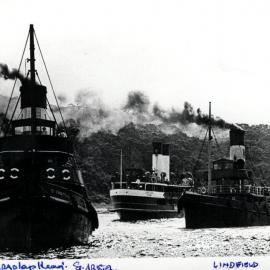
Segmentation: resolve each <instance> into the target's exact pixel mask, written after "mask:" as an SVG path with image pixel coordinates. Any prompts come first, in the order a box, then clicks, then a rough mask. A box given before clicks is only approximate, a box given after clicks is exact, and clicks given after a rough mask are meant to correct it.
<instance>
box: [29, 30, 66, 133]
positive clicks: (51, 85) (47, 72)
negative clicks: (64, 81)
mask: <svg viewBox="0 0 270 270" xmlns="http://www.w3.org/2000/svg"><path fill="white" fill-rule="evenodd" d="M34 36H35V39H36V42H37V45H38V49H39V52H40V55H41V59H42V62H43V64H44V67H45V70H46V73H47V76H48V79H49V82H50V86H51V88H52V91H53V95H54V98H55V101H56V104H57V107H58V110H59V113H60V116H61V119H62V122H63V126H64V129H65V132H66V134H67V128H66V124H65V121H64V118H63V115H62V112H61V110H60V106H59V103H58V100H57V97H56V94H55V91H54V87H53V85H52V81H51V78H50V75H49V72H48V69H47V66H46V63H45V60H44V57H43V54H42V51H41V48H40V46H39V42H38V39H37V35H36V32H35V31H34ZM47 102H48V99H47ZM50 109H51V106H50ZM51 112H52V110H51ZM54 118H55V117H54ZM57 126H58V125H57ZM67 135H68V134H67Z"/></svg>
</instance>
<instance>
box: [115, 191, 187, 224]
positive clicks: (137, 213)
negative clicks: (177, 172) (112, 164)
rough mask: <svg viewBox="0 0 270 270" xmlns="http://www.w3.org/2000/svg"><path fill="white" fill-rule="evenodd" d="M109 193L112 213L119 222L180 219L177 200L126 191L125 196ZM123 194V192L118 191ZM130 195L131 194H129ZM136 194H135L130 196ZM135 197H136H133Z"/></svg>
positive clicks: (142, 192) (141, 192)
mask: <svg viewBox="0 0 270 270" xmlns="http://www.w3.org/2000/svg"><path fill="white" fill-rule="evenodd" d="M112 193H113V192H112V191H111V201H112V209H111V211H112V212H117V213H118V215H119V218H120V219H121V220H143V219H156V218H173V217H181V216H182V213H178V211H177V199H167V198H164V196H163V197H162V195H163V194H162V195H161V194H160V195H159V196H157V197H154V196H151V195H149V194H148V196H147V193H146V192H144V191H132V190H127V191H126V194H122V195H120V194H117V190H114V193H113V194H112ZM119 193H123V190H119ZM124 193H125V191H124ZM130 193H131V194H130ZM132 193H136V194H132ZM135 195H136V196H135Z"/></svg>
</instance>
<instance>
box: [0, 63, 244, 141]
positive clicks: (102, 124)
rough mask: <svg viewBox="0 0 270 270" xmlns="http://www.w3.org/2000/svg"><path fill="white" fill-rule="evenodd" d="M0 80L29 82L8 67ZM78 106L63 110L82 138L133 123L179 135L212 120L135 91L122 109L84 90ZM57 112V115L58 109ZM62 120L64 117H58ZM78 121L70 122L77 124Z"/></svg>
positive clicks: (2, 67) (218, 123) (217, 121)
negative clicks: (106, 103)
mask: <svg viewBox="0 0 270 270" xmlns="http://www.w3.org/2000/svg"><path fill="white" fill-rule="evenodd" d="M0 77H2V78H4V79H5V80H7V79H12V80H14V79H16V78H18V79H19V80H20V81H21V83H22V84H24V83H25V82H28V81H29V80H28V79H27V78H25V77H24V76H23V75H22V74H21V73H19V71H18V70H16V69H12V70H10V69H9V68H8V66H7V65H6V64H1V63H0ZM58 99H59V101H60V103H62V104H63V103H66V102H67V98H66V96H65V95H59V96H58ZM74 101H75V105H73V104H70V105H68V106H65V107H64V106H62V108H61V110H62V112H63V115H64V119H65V120H74V121H76V123H78V125H79V127H80V135H81V136H88V135H90V134H91V133H93V132H96V131H98V130H108V131H111V132H114V133H116V132H118V130H119V129H120V128H122V127H124V126H125V125H127V124H129V123H131V122H132V123H134V124H137V125H146V124H155V125H158V126H160V127H161V128H162V129H163V130H164V131H165V132H166V133H168V132H169V130H172V132H175V130H177V129H183V127H187V126H190V124H195V125H202V126H206V125H208V124H209V117H208V115H207V114H204V113H202V111H201V109H200V108H198V109H197V110H194V109H193V106H192V105H191V104H190V103H188V102H185V103H184V107H183V109H182V110H181V109H175V108H171V109H169V110H168V109H167V110H166V109H163V108H161V107H160V106H159V105H158V104H154V105H152V103H151V102H150V99H149V97H148V96H147V95H146V94H145V93H143V92H142V91H131V92H129V93H128V96H127V101H126V103H125V104H124V105H123V106H121V107H119V108H110V107H109V106H106V105H105V104H104V103H103V101H102V99H101V97H100V96H99V95H98V94H97V93H96V92H94V91H89V90H86V89H84V90H80V91H79V92H78V93H77V94H76V96H75V98H74ZM54 110H55V112H56V111H57V109H56V107H54ZM57 118H58V120H61V119H60V117H59V116H58V117H57ZM74 121H67V122H69V123H73V122H74ZM211 124H212V126H214V127H217V128H219V129H230V128H238V129H239V128H240V127H239V126H237V125H232V124H230V123H227V122H226V121H225V120H223V119H221V118H218V117H213V116H212V119H211Z"/></svg>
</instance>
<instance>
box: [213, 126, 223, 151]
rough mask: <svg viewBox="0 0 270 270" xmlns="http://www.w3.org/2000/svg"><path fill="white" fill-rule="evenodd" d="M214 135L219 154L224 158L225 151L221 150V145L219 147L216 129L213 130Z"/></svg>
mask: <svg viewBox="0 0 270 270" xmlns="http://www.w3.org/2000/svg"><path fill="white" fill-rule="evenodd" d="M212 133H213V135H214V139H215V143H216V145H217V147H218V150H219V152H220V153H221V154H222V156H224V155H223V151H222V150H221V147H220V145H219V143H218V141H217V137H216V134H215V132H214V129H212Z"/></svg>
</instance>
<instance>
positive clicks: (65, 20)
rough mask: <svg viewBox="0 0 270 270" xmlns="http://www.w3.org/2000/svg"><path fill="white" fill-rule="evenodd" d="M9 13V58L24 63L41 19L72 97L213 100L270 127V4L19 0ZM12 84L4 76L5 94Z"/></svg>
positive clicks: (218, 111)
mask: <svg viewBox="0 0 270 270" xmlns="http://www.w3.org/2000/svg"><path fill="white" fill-rule="evenodd" d="M0 12H1V21H2V23H1V27H0V42H1V46H0V63H6V64H8V66H9V67H11V68H17V67H18V64H19V61H20V57H21V54H22V51H23V47H24V43H25V40H26V36H27V32H28V29H29V24H30V23H32V24H34V27H35V31H36V34H37V37H38V40H39V43H40V46H41V49H42V52H43V54H44V57H45V61H46V63H47V67H48V69H49V73H50V75H51V79H52V82H53V84H54V88H55V90H56V92H57V94H61V95H62V94H64V95H66V96H67V97H68V99H69V101H71V102H72V100H73V99H74V96H75V95H76V93H78V92H79V91H80V90H85V89H86V90H89V91H95V92H97V93H98V95H100V96H101V97H102V98H103V99H104V102H105V103H106V104H109V105H110V106H112V107H114V106H122V105H123V104H124V103H125V100H126V98H127V94H128V92H129V91H132V90H140V91H143V92H144V93H145V94H146V95H147V96H149V98H150V100H151V102H152V103H158V104H159V105H160V106H162V107H164V108H171V107H175V108H182V107H183V104H184V102H185V101H188V102H190V103H191V104H192V105H193V107H194V109H196V108H201V109H202V111H204V112H207V111H208V102H209V101H211V102H212V111H213V113H214V114H215V115H216V116H219V117H221V118H223V119H225V120H226V121H228V122H235V123H249V124H261V123H262V124H270V105H269V103H270V101H269V97H270V94H269V91H270V76H269V75H270V16H269V14H270V2H269V1H263V0H204V1H201V0H136V1H135V0H132V1H131V0H86V1H84V0H76V1H69V0H57V1H51V0H46V1H41V0H24V1H21V0H9V1H1V2H0ZM36 53H37V51H36ZM27 54H28V50H27ZM40 60H41V59H40V57H38V55H37V61H36V67H37V69H38V72H39V75H40V77H41V80H42V83H43V84H46V85H48V83H47V82H46V76H45V72H44V67H43V66H42V64H41V61H40ZM22 71H23V72H24V71H25V65H24V64H23V66H22ZM11 87H12V82H5V81H3V80H1V81H0V94H9V93H10V91H11Z"/></svg>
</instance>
